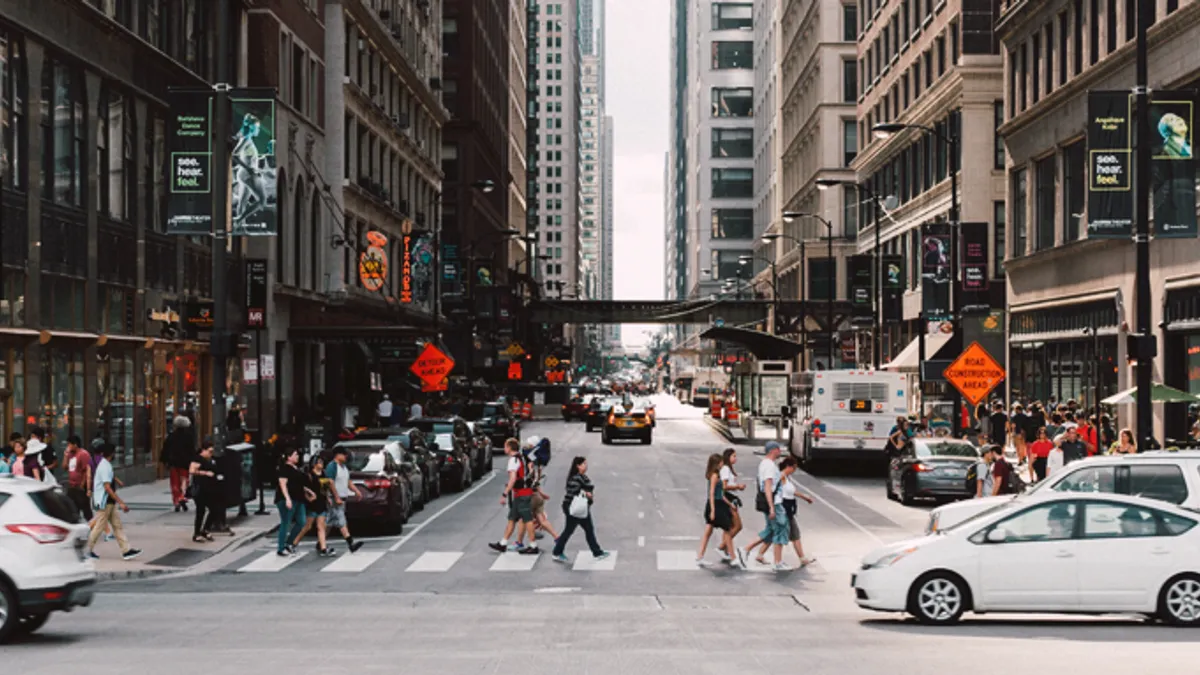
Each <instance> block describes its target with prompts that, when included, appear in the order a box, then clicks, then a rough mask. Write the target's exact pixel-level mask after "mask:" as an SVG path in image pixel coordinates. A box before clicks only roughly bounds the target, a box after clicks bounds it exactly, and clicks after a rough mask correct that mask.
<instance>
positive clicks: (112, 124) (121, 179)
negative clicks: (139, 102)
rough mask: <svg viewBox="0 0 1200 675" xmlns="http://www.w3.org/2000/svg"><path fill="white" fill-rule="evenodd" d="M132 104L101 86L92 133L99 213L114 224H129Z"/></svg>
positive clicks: (133, 187)
mask: <svg viewBox="0 0 1200 675" xmlns="http://www.w3.org/2000/svg"><path fill="white" fill-rule="evenodd" d="M131 107H132V101H131V100H130V99H128V98H126V97H124V96H122V95H121V92H119V91H117V90H115V89H113V88H112V87H110V86H107V85H106V86H105V87H104V89H103V91H102V92H101V96H100V102H99V110H98V112H99V114H98V115H97V117H98V120H99V125H98V126H99V128H98V129H97V133H96V147H97V161H98V163H99V167H98V168H99V169H100V177H99V178H100V182H99V189H100V195H99V196H100V204H99V208H100V211H101V212H102V213H107V214H108V215H109V216H111V217H112V218H114V219H116V220H130V211H131V210H132V207H133V201H134V196H135V194H136V185H137V183H136V181H135V180H133V170H134V168H133V139H134V135H133V134H134V129H133V115H132V110H131Z"/></svg>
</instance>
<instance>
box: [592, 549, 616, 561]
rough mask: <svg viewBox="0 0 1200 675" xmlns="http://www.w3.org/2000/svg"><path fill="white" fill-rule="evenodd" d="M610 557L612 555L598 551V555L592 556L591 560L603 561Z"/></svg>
mask: <svg viewBox="0 0 1200 675" xmlns="http://www.w3.org/2000/svg"><path fill="white" fill-rule="evenodd" d="M611 555H612V554H611V553H609V552H608V551H600V554H599V555H597V554H595V553H593V554H592V560H604V559H605V558H607V557H609V556H611Z"/></svg>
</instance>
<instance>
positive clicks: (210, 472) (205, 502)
mask: <svg viewBox="0 0 1200 675" xmlns="http://www.w3.org/2000/svg"><path fill="white" fill-rule="evenodd" d="M212 456H213V443H212V441H211V440H208V439H205V441H204V442H203V443H201V444H200V454H198V455H196V458H195V459H193V460H192V463H191V464H190V465H188V475H189V476H191V479H192V487H191V490H189V492H190V495H189V496H190V497H191V498H192V500H193V501H195V502H196V522H195V525H194V526H193V528H192V541H195V542H206V541H212V540H213V538H212V534H210V533H209V531H208V527H207V525H208V522H207V521H208V519H209V517H210V516H211V515H212V510H213V504H214V502H215V500H216V497H217V481H219V480H220V479H221V476H218V474H217V463H216V462H214V461H213V459H212Z"/></svg>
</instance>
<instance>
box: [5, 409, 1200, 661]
mask: <svg viewBox="0 0 1200 675" xmlns="http://www.w3.org/2000/svg"><path fill="white" fill-rule="evenodd" d="M658 401H659V404H658V405H659V424H658V428H657V429H656V433H655V438H654V443H653V445H650V446H642V445H637V444H632V445H624V444H621V445H614V446H603V445H601V443H600V437H599V434H598V433H592V434H587V433H585V432H584V429H583V425H582V424H579V423H572V424H565V423H562V422H537V423H534V424H531V425H528V426H527V431H526V432H525V434H524V435H526V436H529V435H534V434H537V435H544V436H549V437H550V438H551V439H552V440H553V443H554V459H553V461H552V463H551V464H550V467H549V472H550V479H549V481H548V487H547V492H549V493H550V494H551V496H552V500H551V503H552V504H553V505H557V504H558V502H559V499H560V495H561V485H562V483H563V479H564V477H565V473H566V471H567V468H568V467H569V464H570V459H571V457H572V456H573V455H576V454H580V455H586V456H587V457H588V458H589V465H590V472H589V473H590V474H591V476H592V478H593V481H594V482H595V484H596V505H595V511H594V513H595V518H596V521H597V526H598V534H599V538H600V542H601V544H602V545H603V546H604V547H605V548H606V549H608V550H610V551H612V552H613V556H612V557H611V558H609V559H608V560H605V561H602V562H599V563H593V562H592V561H591V560H590V556H589V555H588V554H587V553H583V554H582V557H577V556H579V552H580V550H581V549H583V548H584V544H583V539H582V534H581V533H580V534H579V535H577V538H574V539H573V540H572V542H571V544H570V546H569V548H568V555H570V556H571V558H572V563H571V564H568V565H559V564H556V563H555V562H553V561H552V560H550V556H549V545H550V541H549V540H548V539H547V540H545V541H543V542H542V545H543V552H542V553H541V555H538V556H520V555H517V554H505V555H498V554H495V553H493V552H492V551H490V550H489V549H488V548H487V542H489V541H495V540H496V539H497V538H499V536H500V534H501V532H502V528H503V524H504V523H503V517H504V510H503V509H502V508H501V507H500V505H499V503H498V498H499V493H500V491H501V488H502V484H503V476H502V475H500V473H499V470H498V471H497V474H496V475H494V476H492V477H491V478H487V479H485V480H484V481H482V482H479V483H476V486H475V487H474V488H473V489H472V490H470V491H469V492H467V493H464V494H463V495H448V496H444V497H442V498H440V499H439V500H437V501H436V502H434V503H433V504H431V505H430V506H429V507H428V508H427V509H426V510H425V512H424V513H422V514H420V516H419V517H417V518H416V519H414V522H413V523H412V524H410V525H409V526H408V527H406V528H405V531H404V533H403V534H402V535H400V536H399V537H386V538H377V539H374V540H372V541H370V543H368V544H367V545H366V546H365V547H364V548H363V549H362V550H361V551H360V552H358V553H357V554H355V555H353V556H350V555H340V556H339V557H337V558H335V559H334V560H332V561H330V560H327V559H319V558H317V557H316V556H315V554H313V553H312V552H311V548H309V547H308V546H307V545H306V547H305V548H306V549H308V551H309V552H308V553H307V554H306V555H304V556H302V557H298V558H292V559H282V560H283V561H284V562H287V563H288V564H287V565H286V566H285V567H281V565H280V560H281V559H278V558H276V556H275V555H274V551H273V547H272V545H271V544H270V543H268V542H267V541H266V540H259V541H258V542H255V543H252V544H249V545H247V546H246V547H244V548H242V549H240V550H237V551H236V552H233V553H231V554H227V555H221V556H217V557H215V558H214V559H213V561H212V563H213V564H212V566H211V569H208V570H204V571H203V573H196V574H191V575H187V576H181V577H177V578H160V579H157V580H145V581H131V582H113V583H107V584H104V585H102V586H101V592H100V593H99V595H98V597H97V600H96V602H95V604H94V605H93V606H92V607H90V608H85V609H81V610H78V611H76V612H75V613H72V614H63V615H56V616H55V617H53V618H52V620H51V621H50V623H49V624H48V625H47V627H46V628H44V629H43V630H42V631H41V632H39V633H38V634H36V635H35V636H33V637H30V638H24V639H21V640H18V641H17V642H15V643H13V644H11V645H7V646H5V647H4V649H3V651H4V663H5V666H6V668H12V669H13V672H21V673H28V674H30V675H32V674H36V673H59V672H67V671H69V670H74V669H76V668H79V669H83V668H86V669H87V671H88V672H90V673H93V674H100V673H141V672H163V671H164V669H169V670H170V672H173V673H241V672H247V670H248V669H249V668H250V666H249V664H250V663H255V664H263V666H264V667H266V666H267V664H269V667H272V668H273V669H276V670H278V671H286V670H292V669H295V668H306V667H308V668H311V667H315V668H318V669H319V670H320V671H321V672H333V673H340V672H385V671H386V672H411V673H427V672H439V673H448V674H458V673H481V672H488V673H507V672H521V673H616V672H621V673H643V672H645V673H650V672H654V673H663V672H679V673H709V672H711V673H716V672H722V673H739V672H747V673H749V672H769V671H771V670H773V669H778V668H781V667H783V668H787V669H789V670H791V669H795V670H803V671H805V672H815V673H851V672H856V673H871V672H883V671H884V670H886V671H888V672H892V673H929V672H934V670H935V669H936V670H939V671H940V670H944V669H970V670H971V671H972V672H977V673H989V672H996V673H1000V672H1005V673H1007V672H1013V671H1014V670H1015V671H1020V670H1022V669H1025V670H1032V671H1033V672H1048V671H1051V670H1057V669H1061V668H1072V669H1076V670H1080V669H1083V670H1085V671H1086V672H1088V673H1110V672H1111V673H1117V672H1131V671H1133V670H1135V669H1139V670H1157V671H1160V672H1165V673H1169V672H1183V671H1182V670H1180V669H1181V667H1182V666H1181V664H1182V663H1184V662H1185V661H1184V659H1185V658H1189V659H1190V658H1194V649H1195V640H1196V636H1195V634H1194V631H1187V630H1172V629H1168V628H1163V627H1158V626H1150V625H1143V624H1142V623H1141V621H1139V620H1137V619H1136V618H1132V617H1131V618H1128V619H1120V618H1116V619H1114V618H1080V619H1078V620H1074V619H1070V618H1053V619H1045V618H1039V617H1027V616H1017V617H1004V618H993V617H983V618H978V617H976V618H971V617H968V619H967V620H966V621H965V622H964V623H963V624H962V625H959V626H956V627H950V628H927V627H923V626H918V625H917V624H915V623H913V622H912V621H910V620H908V619H906V618H904V617H901V616H899V615H886V614H871V613H868V612H864V611H860V610H859V609H857V608H856V607H855V606H854V603H853V598H852V593H851V591H850V588H849V575H850V573H851V571H852V570H853V569H855V568H856V566H857V563H858V560H859V558H860V556H861V555H862V554H863V553H864V552H866V551H867V550H869V549H870V548H872V547H873V546H875V545H877V544H878V543H879V542H881V541H883V542H887V541H893V540H896V539H899V538H902V537H904V536H906V535H907V534H908V533H910V532H914V531H918V530H919V529H920V528H921V526H922V525H923V523H924V517H925V511H926V510H925V509H922V508H915V509H909V508H905V507H901V506H899V505H896V504H894V503H891V502H887V501H886V499H885V498H884V496H883V491H882V489H881V488H880V487H879V482H878V481H879V479H878V478H870V477H865V476H855V477H851V478H838V477H833V476H822V477H821V478H815V477H812V476H808V475H803V474H797V475H798V476H799V479H800V481H799V482H800V483H801V484H802V485H803V486H804V487H806V488H807V489H809V490H810V491H811V492H812V494H813V495H814V496H815V497H816V498H817V501H816V504H815V505H812V506H807V505H802V508H801V511H800V521H801V527H802V530H803V533H804V542H805V545H806V550H807V551H808V552H809V554H810V555H815V556H816V557H817V559H818V561H817V563H815V564H814V565H812V566H811V567H809V568H807V569H805V570H802V571H793V572H786V573H780V574H776V573H773V572H769V571H766V570H758V569H755V568H754V566H753V563H752V569H750V570H745V571H742V570H737V569H731V568H728V567H726V566H724V565H722V564H720V563H717V562H715V561H716V555H715V552H713V551H712V550H711V548H710V553H709V559H710V560H712V561H714V562H713V563H712V564H711V565H710V566H709V567H708V568H707V569H698V568H696V567H695V565H694V564H693V558H694V552H695V549H696V546H697V543H698V537H699V535H700V533H701V530H702V521H701V517H700V510H701V505H702V504H703V501H704V497H703V490H704V480H703V464H704V460H705V458H706V457H707V455H708V454H709V453H711V452H716V451H719V450H721V449H722V448H723V444H722V443H721V442H720V441H719V440H718V438H717V436H716V435H715V434H714V433H713V432H712V431H711V430H710V429H709V427H708V426H707V425H705V424H704V423H703V421H702V420H701V419H700V415H699V411H698V410H696V409H693V408H686V407H683V406H681V405H679V404H677V403H675V402H674V401H673V400H672V399H669V398H667V397H659V398H658ZM739 449H740V453H739V454H740V457H741V461H740V463H739V465H738V466H739V467H740V469H741V471H740V473H741V474H742V475H745V476H751V479H750V480H752V476H753V473H754V469H755V467H756V465H757V463H758V458H757V457H755V456H754V455H753V454H752V450H753V448H752V446H749V445H746V446H740V447H739ZM498 466H499V463H498ZM872 481H874V485H873V486H872ZM747 501H748V503H749V502H752V498H751V499H750V500H747ZM554 514H555V515H554V518H553V520H554V521H555V522H556V523H561V521H562V515H561V512H559V511H557V510H555V511H554ZM747 519H748V521H749V522H750V523H751V524H752V525H753V526H755V527H756V525H757V523H758V522H759V520H760V517H759V516H758V515H757V514H755V513H754V512H753V510H752V508H750V509H748V510H747ZM748 536H749V535H748V534H746V533H743V534H742V535H741V536H740V537H739V540H740V541H741V542H743V543H744V542H746V541H748ZM785 560H786V561H789V562H792V563H793V564H794V562H795V559H794V557H793V556H792V554H790V552H789V555H788V557H787V558H785ZM1014 573H1020V571H1019V570H1014ZM1101 644H1103V645H1105V646H1106V647H1108V648H1107V649H1097V648H1096V647H1097V646H1098V645H1101ZM1188 645H1191V646H1188ZM1114 647H1115V648H1114Z"/></svg>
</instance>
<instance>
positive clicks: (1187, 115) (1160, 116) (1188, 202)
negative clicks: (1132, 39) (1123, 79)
mask: <svg viewBox="0 0 1200 675" xmlns="http://www.w3.org/2000/svg"><path fill="white" fill-rule="evenodd" d="M1195 99H1196V95H1195V93H1194V92H1185V91H1162V92H1155V95H1154V100H1153V101H1152V102H1151V103H1150V129H1151V143H1153V146H1152V147H1151V150H1150V153H1151V154H1150V193H1151V195H1152V196H1151V204H1152V206H1153V210H1152V212H1151V213H1152V215H1153V217H1154V236H1156V237H1164V238H1194V237H1196V234H1197V231H1196V155H1195V152H1193V150H1192V145H1193V141H1194V140H1195V137H1194V134H1193V133H1192V125H1193V124H1194V122H1195V107H1196V100H1195Z"/></svg>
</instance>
